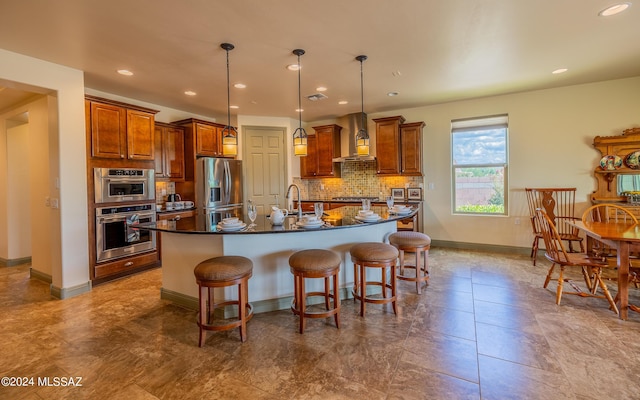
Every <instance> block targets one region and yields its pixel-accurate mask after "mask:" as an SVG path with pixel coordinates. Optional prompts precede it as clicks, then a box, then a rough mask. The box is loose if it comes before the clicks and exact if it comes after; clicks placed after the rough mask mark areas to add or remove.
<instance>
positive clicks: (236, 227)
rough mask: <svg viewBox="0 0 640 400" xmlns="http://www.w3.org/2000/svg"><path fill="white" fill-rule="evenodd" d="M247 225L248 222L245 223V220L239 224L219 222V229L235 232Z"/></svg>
mask: <svg viewBox="0 0 640 400" xmlns="http://www.w3.org/2000/svg"><path fill="white" fill-rule="evenodd" d="M246 226H247V224H245V223H244V222H242V223H240V224H237V225H236V224H233V225H231V226H229V224H218V229H219V230H221V231H223V232H235V231H239V230H240V229H243V228H244V227H246Z"/></svg>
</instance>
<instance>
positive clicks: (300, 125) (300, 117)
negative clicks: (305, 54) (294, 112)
mask: <svg viewBox="0 0 640 400" xmlns="http://www.w3.org/2000/svg"><path fill="white" fill-rule="evenodd" d="M300 87H301V85H300V53H299V52H298V121H299V127H300V128H302V97H301V96H300Z"/></svg>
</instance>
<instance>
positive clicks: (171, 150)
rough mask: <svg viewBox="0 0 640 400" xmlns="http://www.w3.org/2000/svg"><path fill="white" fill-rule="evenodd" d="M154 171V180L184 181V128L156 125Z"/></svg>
mask: <svg viewBox="0 0 640 400" xmlns="http://www.w3.org/2000/svg"><path fill="white" fill-rule="evenodd" d="M155 170H156V179H163V178H168V179H169V180H171V181H176V182H181V181H184V128H182V127H180V126H175V125H171V124H163V123H159V122H157V123H156V126H155Z"/></svg>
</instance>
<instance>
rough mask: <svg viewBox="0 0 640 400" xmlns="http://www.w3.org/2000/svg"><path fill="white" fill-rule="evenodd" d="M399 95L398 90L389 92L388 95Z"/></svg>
mask: <svg viewBox="0 0 640 400" xmlns="http://www.w3.org/2000/svg"><path fill="white" fill-rule="evenodd" d="M397 95H398V92H389V93H387V96H389V97H394V96H397Z"/></svg>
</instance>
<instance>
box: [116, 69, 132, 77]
mask: <svg viewBox="0 0 640 400" xmlns="http://www.w3.org/2000/svg"><path fill="white" fill-rule="evenodd" d="M118 73H119V74H120V75H124V76H131V75H133V72H131V71H129V70H128V69H119V70H118Z"/></svg>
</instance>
